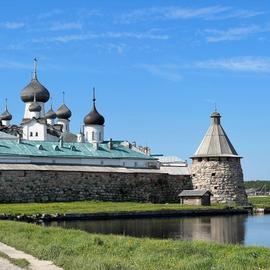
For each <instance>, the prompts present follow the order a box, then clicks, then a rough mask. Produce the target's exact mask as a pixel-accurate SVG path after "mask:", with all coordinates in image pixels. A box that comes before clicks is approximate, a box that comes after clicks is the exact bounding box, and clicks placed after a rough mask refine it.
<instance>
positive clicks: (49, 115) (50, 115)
mask: <svg viewBox="0 0 270 270" xmlns="http://www.w3.org/2000/svg"><path fill="white" fill-rule="evenodd" d="M45 118H46V119H55V118H56V113H55V111H54V110H53V108H52V105H51V108H50V109H49V110H48V112H47V113H46V114H45Z"/></svg>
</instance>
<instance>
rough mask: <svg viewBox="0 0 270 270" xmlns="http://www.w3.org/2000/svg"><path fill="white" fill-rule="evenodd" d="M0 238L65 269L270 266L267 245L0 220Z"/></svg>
mask: <svg viewBox="0 0 270 270" xmlns="http://www.w3.org/2000/svg"><path fill="white" fill-rule="evenodd" d="M0 241H1V242H4V243H6V244H8V245H11V246H14V247H16V248H17V249H20V250H23V251H25V252H26V253H29V254H32V255H33V256H36V257H38V258H40V259H45V260H51V261H53V262H54V263H55V264H57V265H58V266H60V267H63V268H64V269H65V270H74V269H80V270H96V269H97V270H158V269H161V270H163V269H166V270H172V269H181V270H195V269H200V270H210V269H215V270H224V269H230V270H242V269H243V270H244V269H249V270H253V269H270V260H269V258H270V249H267V248H260V247H243V246H240V245H221V244H216V243H203V242H191V241H190V242H188V241H173V240H152V239H147V238H146V239H137V238H132V237H123V236H114V235H95V234H89V233H86V232H83V231H78V230H67V229H63V228H55V227H49V228H47V227H46V228H45V227H41V226H38V225H34V224H26V223H21V222H14V221H0Z"/></svg>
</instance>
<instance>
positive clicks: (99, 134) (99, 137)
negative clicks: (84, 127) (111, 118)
mask: <svg viewBox="0 0 270 270" xmlns="http://www.w3.org/2000/svg"><path fill="white" fill-rule="evenodd" d="M99 140H100V141H101V132H99Z"/></svg>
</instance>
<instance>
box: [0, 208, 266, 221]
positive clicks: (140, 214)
mask: <svg viewBox="0 0 270 270" xmlns="http://www.w3.org/2000/svg"><path fill="white" fill-rule="evenodd" d="M269 210H270V209H269ZM249 213H250V209H235V208H225V209H193V210H192V209H190V210H157V211H133V212H132V211H129V212H127V211H122V212H99V213H65V214H59V213H56V214H46V213H43V214H28V215H26V214H0V220H14V221H24V222H29V223H40V222H51V221H71V220H108V219H134V218H136V219H138V218H177V217H196V216H219V215H241V214H249Z"/></svg>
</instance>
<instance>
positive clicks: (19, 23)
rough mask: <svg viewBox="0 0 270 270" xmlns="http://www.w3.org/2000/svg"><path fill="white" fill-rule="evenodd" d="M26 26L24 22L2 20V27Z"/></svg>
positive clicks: (0, 26) (17, 27)
mask: <svg viewBox="0 0 270 270" xmlns="http://www.w3.org/2000/svg"><path fill="white" fill-rule="evenodd" d="M24 26H25V23H23V22H2V23H0V28H5V29H11V30H14V29H19V28H23V27H24Z"/></svg>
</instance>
